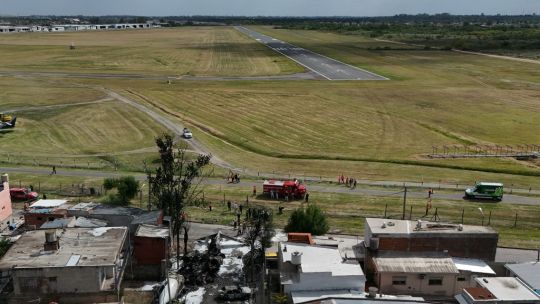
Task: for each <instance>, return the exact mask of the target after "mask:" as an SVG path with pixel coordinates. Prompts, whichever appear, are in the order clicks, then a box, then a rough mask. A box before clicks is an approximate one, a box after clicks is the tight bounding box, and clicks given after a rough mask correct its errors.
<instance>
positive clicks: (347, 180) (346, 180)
mask: <svg viewBox="0 0 540 304" xmlns="http://www.w3.org/2000/svg"><path fill="white" fill-rule="evenodd" d="M345 185H347V187H349V178H348V177H345Z"/></svg>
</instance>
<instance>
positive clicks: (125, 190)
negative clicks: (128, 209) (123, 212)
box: [103, 176, 139, 205]
mask: <svg viewBox="0 0 540 304" xmlns="http://www.w3.org/2000/svg"><path fill="white" fill-rule="evenodd" d="M103 188H105V190H111V189H113V188H116V190H117V191H118V193H117V194H116V196H115V198H114V199H113V201H116V202H118V203H120V204H123V205H127V204H129V201H130V200H131V199H132V198H134V197H135V195H137V192H138V191H139V182H138V181H136V180H135V178H134V177H133V176H122V177H120V178H106V179H105V180H104V181H103Z"/></svg>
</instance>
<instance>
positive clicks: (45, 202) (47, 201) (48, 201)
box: [30, 199, 67, 208]
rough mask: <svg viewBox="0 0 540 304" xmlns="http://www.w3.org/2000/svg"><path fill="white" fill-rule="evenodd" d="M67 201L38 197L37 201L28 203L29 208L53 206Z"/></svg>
mask: <svg viewBox="0 0 540 304" xmlns="http://www.w3.org/2000/svg"><path fill="white" fill-rule="evenodd" d="M65 203H67V200H61V199H40V200H39V201H37V202H35V203H33V204H32V205H30V208H55V207H58V206H62V205H64V204H65Z"/></svg>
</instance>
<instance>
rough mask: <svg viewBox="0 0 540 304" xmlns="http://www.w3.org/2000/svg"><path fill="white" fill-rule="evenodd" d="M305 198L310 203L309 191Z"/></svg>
mask: <svg viewBox="0 0 540 304" xmlns="http://www.w3.org/2000/svg"><path fill="white" fill-rule="evenodd" d="M305 199H306V203H309V193H306V195H305Z"/></svg>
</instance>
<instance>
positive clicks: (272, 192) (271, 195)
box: [270, 190, 274, 199]
mask: <svg viewBox="0 0 540 304" xmlns="http://www.w3.org/2000/svg"><path fill="white" fill-rule="evenodd" d="M270 198H271V199H274V190H270Z"/></svg>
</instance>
